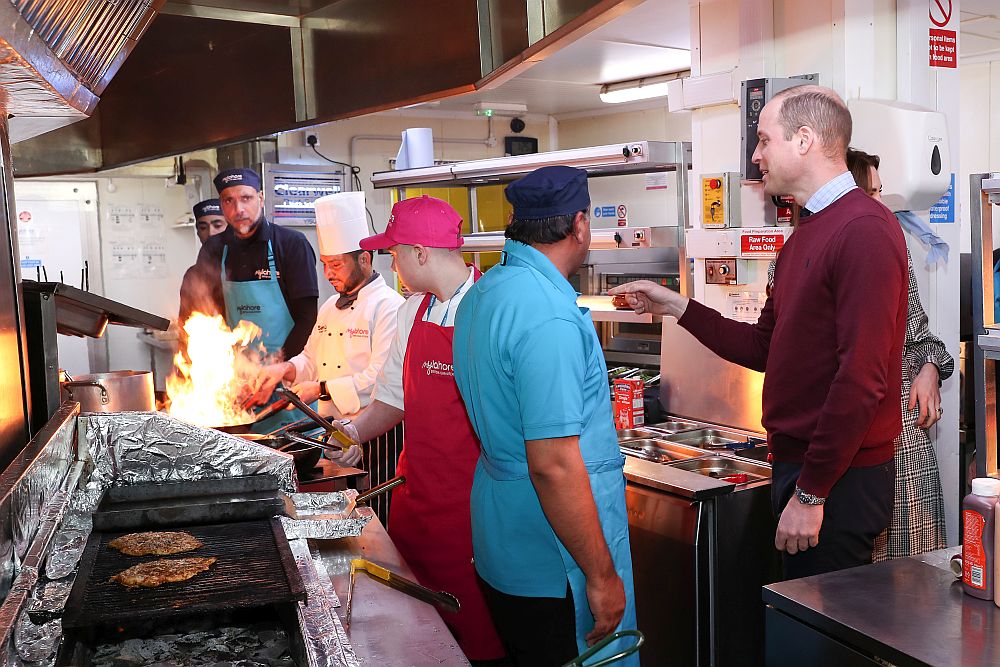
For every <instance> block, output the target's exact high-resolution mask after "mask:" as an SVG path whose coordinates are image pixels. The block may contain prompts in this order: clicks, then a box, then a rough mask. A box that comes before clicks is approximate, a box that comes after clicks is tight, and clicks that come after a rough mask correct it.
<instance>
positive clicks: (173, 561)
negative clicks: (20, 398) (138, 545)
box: [111, 557, 216, 588]
mask: <svg viewBox="0 0 1000 667" xmlns="http://www.w3.org/2000/svg"><path fill="white" fill-rule="evenodd" d="M215 561H216V559H215V558H214V557H210V558H160V559H158V560H154V561H150V562H148V563H140V564H139V565H133V566H132V567H130V568H128V569H127V570H123V571H121V572H119V573H118V574H116V575H115V576H113V577H111V581H117V582H118V583H119V584H121V585H122V586H128V587H129V588H135V587H137V586H142V587H143V588H155V587H156V586H161V585H163V584H166V583H170V582H173V581H187V580H188V579H190V578H191V577H193V576H195V575H196V574H198V573H199V572H204V571H205V570H207V569H208V568H210V567H212V564H213V563H215Z"/></svg>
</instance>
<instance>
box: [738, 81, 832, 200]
mask: <svg viewBox="0 0 1000 667" xmlns="http://www.w3.org/2000/svg"><path fill="white" fill-rule="evenodd" d="M810 83H812V84H818V83H819V74H800V75H798V76H794V77H791V78H788V79H781V78H774V77H772V78H768V79H748V80H746V81H744V82H743V83H742V84H741V87H740V113H741V116H742V122H741V123H740V127H741V128H742V133H743V137H742V141H741V142H740V144H741V151H740V160H741V165H740V171H741V172H742V173H743V180H745V181H759V180H761V173H760V167H758V166H757V165H755V164H754V163H753V152H754V151H755V150H756V149H757V125H758V123H759V122H760V112H761V111H763V110H764V105H765V104H767V103H768V102H770V101H771V98H772V97H774V96H775V95H777V94H778V93H780V92H781V91H783V90H787V89H788V88H793V87H795V86H802V85H805V84H810Z"/></svg>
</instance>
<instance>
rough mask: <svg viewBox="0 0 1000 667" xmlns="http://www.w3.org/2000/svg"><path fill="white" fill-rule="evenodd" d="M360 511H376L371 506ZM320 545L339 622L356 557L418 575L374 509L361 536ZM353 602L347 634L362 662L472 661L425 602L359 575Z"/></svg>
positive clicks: (418, 665) (438, 666) (414, 665)
mask: <svg viewBox="0 0 1000 667" xmlns="http://www.w3.org/2000/svg"><path fill="white" fill-rule="evenodd" d="M358 511H359V512H372V510H371V509H369V508H367V507H365V508H360V509H359V510H358ZM316 545H317V546H318V548H319V551H320V554H321V555H322V557H323V564H324V565H325V566H326V569H327V571H328V572H329V574H330V579H331V580H332V581H333V587H334V590H336V591H337V595H338V596H339V597H340V601H341V606H340V608H339V609H337V613H338V615H339V616H340V619H341V621H343V619H344V615H345V613H346V610H347V589H348V586H349V584H350V565H351V559H352V558H366V559H368V560H370V561H373V562H375V563H378V564H379V565H383V566H385V567H387V568H389V569H390V570H392V571H393V572H398V573H399V574H402V575H403V576H405V577H409V578H410V579H416V577H414V575H413V572H411V571H410V568H409V567H408V566H407V565H406V563H405V562H404V561H403V558H402V556H401V555H400V554H399V551H397V550H396V547H395V546H394V545H393V543H392V540H391V539H390V538H389V534H388V533H386V531H385V528H383V527H382V524H381V523H379V520H378V517H376V516H374V513H372V520H371V521H370V522H369V523H368V525H367V526H365V529H364V532H362V533H361V535H360V536H359V537H350V538H344V539H340V540H328V541H322V542H317V543H316ZM353 606H354V609H353V611H352V612H351V626H350V628H349V629H348V631H347V634H348V636H349V637H350V640H351V645H352V646H353V647H354V650H355V652H356V653H357V656H358V658H359V659H360V660H361V664H362V665H371V666H372V667H374V666H376V665H379V666H381V665H407V667H422V666H424V665H427V666H428V667H430V666H433V667H442V666H444V667H447V666H449V665H454V666H456V667H457V666H462V667H467V666H468V664H469V661H468V660H466V658H465V655H464V654H463V653H462V650H461V649H460V648H459V647H458V643H457V642H456V641H455V639H454V637H452V635H451V632H450V631H449V630H448V628H447V626H445V624H444V621H443V620H442V619H441V616H440V615H439V614H438V612H437V610H436V609H435V608H434V607H432V606H431V605H429V604H427V603H426V602H420V601H419V600H415V599H413V598H411V597H409V596H407V595H405V594H403V593H401V592H399V591H396V590H393V589H391V588H389V587H387V586H384V585H383V584H380V583H378V582H376V581H373V580H372V579H370V578H369V577H368V576H366V575H359V576H358V577H357V580H356V582H355V587H354V602H353Z"/></svg>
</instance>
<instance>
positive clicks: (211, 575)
mask: <svg viewBox="0 0 1000 667" xmlns="http://www.w3.org/2000/svg"><path fill="white" fill-rule="evenodd" d="M185 530H186V531H187V532H189V533H191V534H192V535H194V536H195V537H196V538H198V539H199V540H200V541H201V542H202V543H203V544H204V546H203V547H201V548H200V549H196V550H194V551H190V552H186V553H184V554H177V555H174V556H164V558H183V557H186V556H198V557H202V556H215V557H216V558H217V559H218V560H217V561H216V562H215V564H214V565H212V567H211V568H210V569H209V570H208V571H206V572H202V573H200V574H198V575H196V576H195V577H193V578H192V579H189V580H187V581H184V582H176V583H168V584H163V585H162V586H158V587H156V588H127V587H125V586H122V585H121V584H119V583H117V582H114V581H111V580H110V579H111V577H113V576H114V575H116V574H118V573H119V572H121V571H122V570H125V569H126V568H129V567H131V566H133V565H136V564H138V563H143V562H147V561H151V560H156V559H157V558H161V557H160V556H142V557H135V556H127V555H125V554H123V553H120V552H119V551H117V550H116V549H112V548H111V547H109V546H108V542H110V541H111V540H113V539H115V538H116V537H119V536H121V535H126V534H128V533H124V532H104V533H101V532H94V533H92V534H91V536H90V540H89V541H88V543H87V547H86V549H85V550H84V553H83V557H82V558H81V560H80V570H79V573H78V575H77V578H76V583H75V584H74V586H73V591H72V592H71V593H70V596H69V601H68V602H67V604H66V610H65V613H64V615H63V627H64V628H81V627H86V626H95V625H107V624H113V623H127V622H130V621H134V620H136V619H150V618H171V617H176V616H182V615H186V614H195V613H205V612H212V611H222V610H230V609H247V608H253V607H264V606H268V605H275V604H279V603H283V602H291V601H295V600H304V599H305V588H304V586H303V583H302V578H301V576H300V575H299V571H298V569H297V568H296V566H295V560H294V558H293V556H292V553H291V551H290V549H289V547H288V541H287V539H286V538H285V535H284V532H283V531H282V528H281V524H280V523H279V522H278V521H277V520H275V519H267V520H263V521H244V522H239V523H227V524H215V525H208V526H191V527H188V528H185ZM132 532H134V531H132Z"/></svg>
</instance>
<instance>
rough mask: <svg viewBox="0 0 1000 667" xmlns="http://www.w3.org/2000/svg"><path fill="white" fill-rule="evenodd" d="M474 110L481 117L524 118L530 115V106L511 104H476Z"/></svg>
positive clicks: (473, 106)
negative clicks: (527, 114) (525, 115)
mask: <svg viewBox="0 0 1000 667" xmlns="http://www.w3.org/2000/svg"><path fill="white" fill-rule="evenodd" d="M472 110H473V111H475V112H476V114H477V115H479V116H487V117H488V116H523V115H524V114H526V113H528V105H526V104H515V103H510V102H476V103H475V104H474V105H472Z"/></svg>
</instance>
